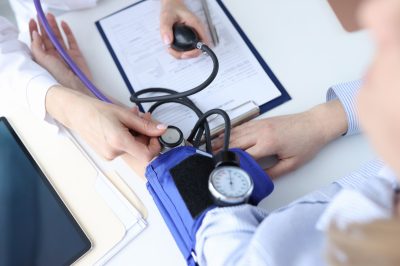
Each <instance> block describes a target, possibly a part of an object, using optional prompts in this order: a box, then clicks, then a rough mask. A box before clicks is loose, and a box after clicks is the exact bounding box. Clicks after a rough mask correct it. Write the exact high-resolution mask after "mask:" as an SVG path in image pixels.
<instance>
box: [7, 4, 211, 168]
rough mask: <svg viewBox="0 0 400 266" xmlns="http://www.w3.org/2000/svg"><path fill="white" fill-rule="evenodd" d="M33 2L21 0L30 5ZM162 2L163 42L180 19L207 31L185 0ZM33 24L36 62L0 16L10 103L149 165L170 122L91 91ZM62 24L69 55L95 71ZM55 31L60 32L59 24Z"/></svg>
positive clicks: (112, 153)
mask: <svg viewBox="0 0 400 266" xmlns="http://www.w3.org/2000/svg"><path fill="white" fill-rule="evenodd" d="M11 2H12V3H15V2H18V1H11ZM28 2H29V3H30V1H20V2H19V3H20V4H21V5H24V6H25V4H28ZM49 2H51V3H55V2H58V3H60V2H62V1H49ZM67 2H68V1H66V3H67ZM71 2H72V1H71ZM74 2H79V3H81V4H82V5H83V2H85V3H86V5H85V6H80V7H88V6H90V5H91V4H93V3H94V2H95V1H74ZM90 3H91V4H90ZM162 5H163V7H162V10H163V11H162V13H161V21H162V23H163V26H162V27H161V34H162V38H160V41H161V40H163V41H164V42H166V43H167V42H171V41H172V38H171V35H172V25H173V24H174V23H175V22H185V23H187V24H189V25H191V26H193V27H195V28H196V29H197V30H198V31H199V32H204V31H203V28H202V26H201V24H200V23H199V21H198V20H197V18H196V17H195V16H194V15H193V14H192V13H191V12H190V11H189V10H188V9H187V8H186V7H185V5H184V4H183V3H182V2H181V1H180V0H164V1H162ZM27 6H29V5H27ZM23 10H25V9H23ZM32 12H33V11H32ZM32 14H34V12H33V13H30V15H32ZM49 20H50V22H51V23H52V24H53V26H55V19H54V17H53V16H51V15H50V16H49ZM29 25H30V27H31V30H32V31H31V38H32V40H33V44H32V49H33V51H34V52H33V54H34V56H35V60H36V61H37V62H34V61H33V60H32V58H31V56H32V55H31V53H30V51H29V49H28V48H27V47H26V46H25V45H24V44H23V43H21V42H19V41H18V31H17V30H16V28H15V27H13V25H12V24H10V23H9V22H8V21H7V20H6V19H5V18H2V17H0V94H1V96H2V97H1V99H2V100H3V101H4V102H5V103H8V104H9V103H12V105H15V104H17V105H21V106H24V107H25V108H27V109H28V110H30V111H31V112H32V113H33V114H34V115H36V116H37V117H38V118H39V119H42V120H44V121H46V122H48V123H49V124H50V125H52V126H57V122H58V123H61V124H63V125H64V126H66V127H68V128H70V129H72V130H73V131H76V132H78V133H79V134H80V135H81V136H82V137H83V138H84V139H85V140H86V141H87V142H88V143H89V144H90V145H91V146H92V147H93V148H94V149H95V150H96V151H97V152H98V153H99V154H100V155H101V156H103V157H104V158H106V159H108V160H112V159H114V158H116V157H117V156H120V155H122V154H126V155H129V156H128V157H129V158H130V160H131V161H134V162H137V163H139V164H146V163H147V162H148V161H149V160H150V159H151V158H153V157H154V156H155V155H156V154H158V153H159V149H160V147H159V144H158V141H157V137H158V136H160V135H161V134H163V133H164V131H165V129H166V125H163V124H157V123H154V122H152V121H151V119H150V118H149V116H148V115H143V114H140V113H139V112H138V110H137V109H136V108H133V109H129V108H126V107H122V106H118V105H112V104H105V103H103V102H100V101H98V100H96V99H94V98H93V97H90V96H88V95H87V92H86V91H85V90H84V89H83V87H82V84H81V83H80V82H79V81H78V80H77V78H76V77H75V75H73V74H72V72H71V71H70V70H69V68H67V67H66V65H65V64H64V63H63V62H62V61H61V60H60V58H59V57H57V54H56V53H55V49H54V47H52V45H51V44H50V42H49V40H48V39H47V38H46V36H45V34H43V36H41V35H40V30H39V29H38V27H37V25H36V23H34V22H31V23H30V24H29ZM62 29H63V30H64V32H65V33H66V35H67V42H68V51H69V53H70V55H71V56H72V57H73V58H74V60H75V61H76V62H78V64H79V66H80V67H81V68H82V69H85V71H86V72H87V74H88V75H89V76H90V71H89V69H88V68H87V65H86V63H85V60H84V58H83V57H82V54H81V52H80V50H79V48H78V46H77V44H76V40H75V38H74V36H73V34H72V32H71V30H70V29H69V27H68V25H67V24H66V23H63V25H62ZM54 30H57V33H58V34H60V30H58V28H57V29H55V28H54ZM59 36H61V35H59ZM42 37H43V38H42ZM65 45H67V44H65ZM173 55H174V56H176V57H180V58H182V57H183V58H187V57H192V56H196V54H193V53H192V54H184V53H183V54H176V53H174V54H173ZM45 69H48V70H49V72H50V73H49V72H48V71H47V70H45ZM132 133H133V134H132Z"/></svg>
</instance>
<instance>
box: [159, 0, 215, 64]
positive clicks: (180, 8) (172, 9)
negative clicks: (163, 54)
mask: <svg viewBox="0 0 400 266" xmlns="http://www.w3.org/2000/svg"><path fill="white" fill-rule="evenodd" d="M175 23H183V24H186V25H188V26H191V27H192V28H194V29H195V30H196V31H197V33H198V35H199V38H200V40H201V41H202V42H204V43H209V39H208V36H207V34H206V31H205V28H204V25H203V23H202V22H201V21H200V20H199V18H198V17H197V16H196V15H195V14H193V13H192V12H191V11H190V10H189V9H188V8H187V7H186V6H185V3H184V1H183V0H162V8H161V15H160V33H161V38H162V40H163V42H164V44H165V45H168V46H170V45H171V44H172V42H173V40H174V37H173V33H172V27H173V25H174V24H175ZM168 52H169V53H170V54H171V55H172V56H174V57H175V58H178V59H179V58H181V59H187V58H193V57H196V56H198V55H200V54H201V51H200V50H198V49H195V50H193V51H188V52H177V51H175V50H174V49H172V48H168Z"/></svg>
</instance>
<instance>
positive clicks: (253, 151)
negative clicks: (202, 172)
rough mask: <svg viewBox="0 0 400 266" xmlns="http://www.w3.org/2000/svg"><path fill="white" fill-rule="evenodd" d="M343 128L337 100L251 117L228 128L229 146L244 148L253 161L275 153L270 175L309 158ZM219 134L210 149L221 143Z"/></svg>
mask: <svg viewBox="0 0 400 266" xmlns="http://www.w3.org/2000/svg"><path fill="white" fill-rule="evenodd" d="M346 131H347V118H346V114H345V112H344V109H343V107H342V105H341V103H340V102H339V101H338V100H335V101H331V102H328V103H325V104H321V105H318V106H316V107H314V108H312V109H310V110H309V111H306V112H303V113H298V114H293V115H285V116H278V117H272V118H267V119H262V120H254V121H250V122H247V123H244V124H243V125H240V126H238V127H236V128H234V129H233V130H232V135H231V141H230V147H231V148H233V147H237V148H241V149H243V150H245V151H247V152H248V153H249V154H250V155H252V156H253V157H254V158H255V159H256V160H258V159H261V158H264V157H266V156H273V155H275V156H277V158H278V162H277V163H276V164H275V165H273V166H272V167H270V168H268V169H265V170H266V172H267V173H268V174H269V175H270V176H271V177H273V178H276V177H279V176H282V175H284V174H286V173H289V172H291V171H293V170H295V169H297V168H298V167H300V166H302V165H303V164H305V163H306V162H308V161H309V160H311V159H312V158H313V157H314V156H315V155H316V154H317V153H318V152H319V151H320V150H321V149H322V148H323V147H324V146H325V145H326V144H328V143H329V142H330V141H332V140H334V139H336V138H338V137H340V136H341V135H343V134H345V133H346ZM222 137H223V136H220V137H219V138H218V139H217V140H216V141H215V142H214V149H220V148H221V146H222Z"/></svg>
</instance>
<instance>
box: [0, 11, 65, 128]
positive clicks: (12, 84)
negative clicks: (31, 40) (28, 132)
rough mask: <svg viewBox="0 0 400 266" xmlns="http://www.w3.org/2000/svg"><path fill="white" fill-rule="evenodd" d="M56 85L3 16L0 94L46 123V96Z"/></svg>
mask: <svg viewBox="0 0 400 266" xmlns="http://www.w3.org/2000/svg"><path fill="white" fill-rule="evenodd" d="M57 84H58V83H57V82H56V81H55V80H54V78H53V77H52V76H51V75H50V74H49V73H48V72H47V71H46V70H44V69H43V68H41V67H40V66H39V65H37V64H36V63H35V62H34V61H33V60H32V59H31V56H30V52H29V49H28V47H27V46H26V45H24V44H22V43H21V42H19V41H18V31H17V29H16V28H15V27H14V26H13V25H12V24H11V23H10V22H8V21H7V20H6V19H5V18H3V17H0V93H1V96H2V98H3V99H6V101H7V104H11V105H20V106H23V107H25V108H27V109H28V110H30V111H31V112H32V113H33V114H34V115H35V116H37V117H38V118H39V119H41V120H45V121H47V119H46V106H45V100H46V94H47V91H48V90H49V89H50V88H51V87H52V86H54V85H57Z"/></svg>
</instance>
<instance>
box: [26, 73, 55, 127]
mask: <svg viewBox="0 0 400 266" xmlns="http://www.w3.org/2000/svg"><path fill="white" fill-rule="evenodd" d="M55 85H58V83H57V82H56V81H55V80H54V79H53V78H52V77H51V76H50V74H47V73H43V74H40V75H37V76H35V77H33V78H32V79H31V80H30V81H29V82H28V84H27V86H26V102H27V103H28V108H29V110H30V111H32V112H33V114H34V115H35V116H36V117H38V118H39V119H40V120H45V117H46V94H47V92H48V90H49V89H50V88H51V87H53V86H55Z"/></svg>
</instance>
